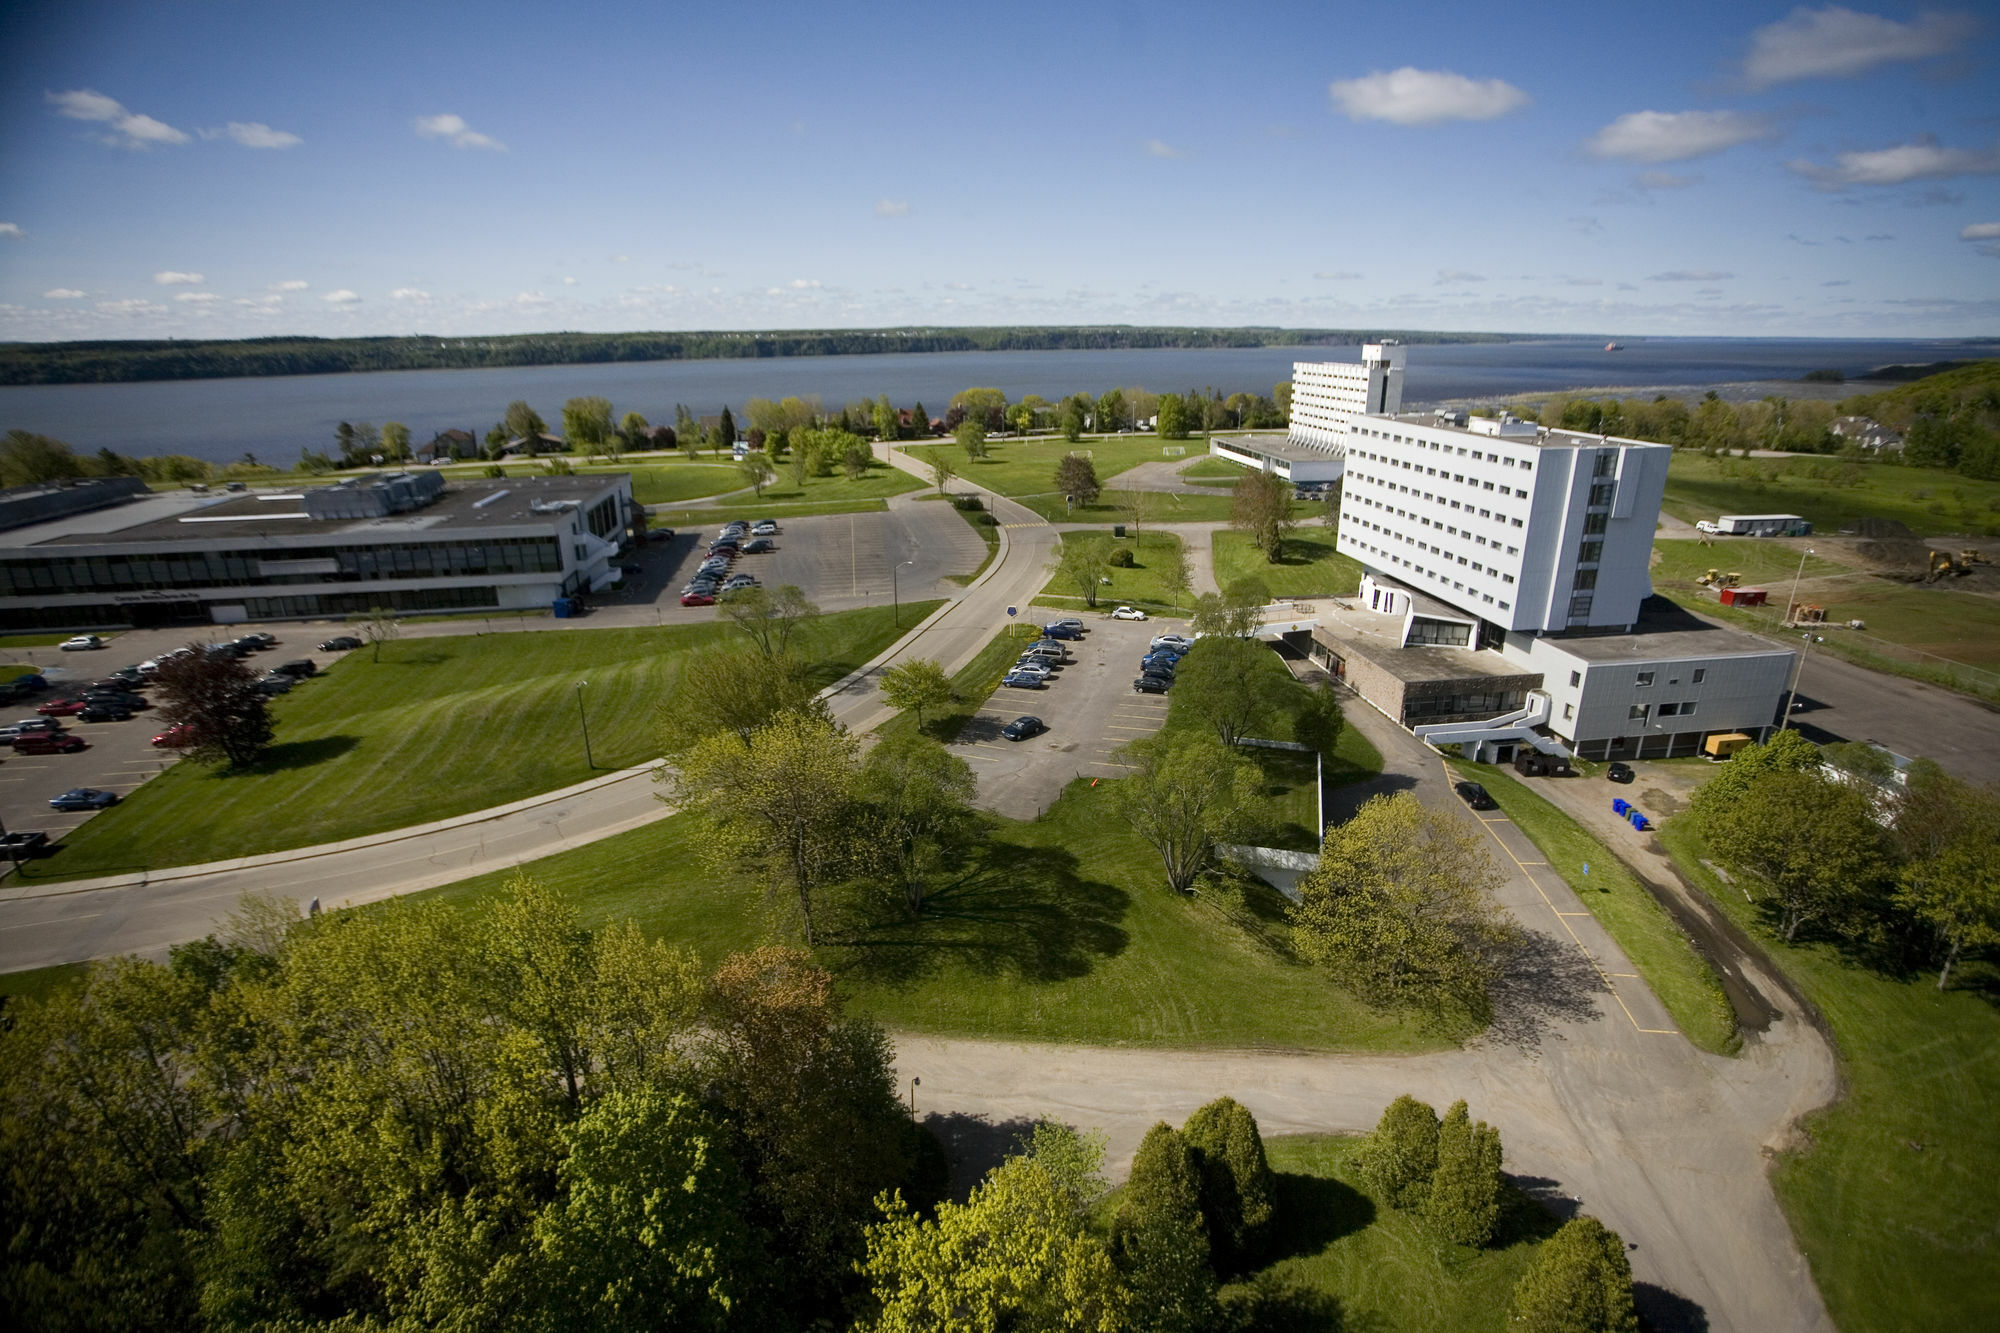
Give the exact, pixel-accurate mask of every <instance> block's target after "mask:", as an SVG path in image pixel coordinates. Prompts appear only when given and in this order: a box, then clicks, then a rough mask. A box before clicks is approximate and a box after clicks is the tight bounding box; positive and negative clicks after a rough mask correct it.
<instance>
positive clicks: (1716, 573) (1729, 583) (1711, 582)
mask: <svg viewBox="0 0 2000 1333" xmlns="http://www.w3.org/2000/svg"><path fill="white" fill-rule="evenodd" d="M1932 554H1936V553H1935V552H1933V553H1932ZM1695 582H1696V583H1699V584H1700V585H1701V586H1702V587H1704V588H1717V589H1721V588H1733V587H1735V586H1736V585H1737V584H1739V583H1741V582H1743V576H1742V575H1741V574H1739V573H1737V572H1736V571H1735V570H1733V569H1732V570H1730V571H1729V572H1728V573H1727V574H1725V573H1723V572H1722V571H1721V570H1719V569H1711V570H1709V571H1708V573H1706V574H1703V575H1702V576H1701V577H1700V578H1698V579H1696V580H1695Z"/></svg>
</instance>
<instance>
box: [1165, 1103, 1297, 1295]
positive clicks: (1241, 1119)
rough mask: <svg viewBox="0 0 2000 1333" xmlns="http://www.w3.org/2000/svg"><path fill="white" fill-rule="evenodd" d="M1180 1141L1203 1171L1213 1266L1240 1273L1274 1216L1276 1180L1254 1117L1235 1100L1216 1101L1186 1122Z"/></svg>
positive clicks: (1204, 1214) (1203, 1200) (1204, 1209)
mask: <svg viewBox="0 0 2000 1333" xmlns="http://www.w3.org/2000/svg"><path fill="white" fill-rule="evenodd" d="M1181 1136H1182V1137H1183V1138H1185V1139H1186V1140H1187V1142H1188V1145H1189V1146H1190V1147H1192V1148H1193V1149H1194V1150H1195V1157H1196V1161H1197V1162H1198V1163H1199V1164H1200V1167H1201V1213H1202V1218H1203V1219H1204V1221H1205V1222H1206V1224H1207V1227H1208V1235H1209V1241H1210V1243H1211V1244H1212V1245H1213V1247H1214V1249H1215V1257H1216V1266H1217V1268H1223V1267H1225V1266H1227V1267H1229V1268H1231V1269H1233V1270H1235V1271H1243V1270H1244V1269H1247V1268H1248V1267H1250V1266H1251V1262H1252V1260H1254V1259H1255V1258H1256V1256H1257V1254H1258V1253H1259V1251H1260V1250H1261V1248H1262V1245H1263V1241H1264V1238H1265V1234H1266V1232H1267V1230H1268V1228H1269V1227H1270V1225H1271V1221H1272V1219H1273V1217H1274V1216H1276V1199H1275V1192H1276V1188H1277V1180H1276V1178H1275V1177H1274V1176H1273V1175H1272V1173H1271V1164H1270V1162H1269V1161H1268V1160H1267V1159H1266V1158H1265V1156H1264V1138H1263V1136H1262V1135H1261V1134H1259V1133H1258V1131H1257V1117H1255V1116H1253V1115H1251V1114H1250V1108H1249V1107H1247V1106H1244V1105H1243V1104H1242V1103H1241V1102H1239V1101H1237V1100H1236V1099H1235V1098H1233V1097H1218V1098H1216V1099H1215V1100H1214V1101H1212V1102H1210V1103H1208V1104H1207V1105H1206V1106H1203V1107H1201V1108H1200V1109H1199V1110H1197V1111H1196V1112H1195V1113H1194V1114H1193V1115H1191V1116H1189V1117H1188V1119H1187V1123H1186V1124H1185V1125H1183V1126H1182V1127H1181Z"/></svg>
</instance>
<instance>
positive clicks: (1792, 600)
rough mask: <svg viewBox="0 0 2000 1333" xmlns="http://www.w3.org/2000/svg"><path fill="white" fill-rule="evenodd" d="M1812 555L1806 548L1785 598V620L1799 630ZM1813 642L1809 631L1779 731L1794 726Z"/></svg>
mask: <svg viewBox="0 0 2000 1333" xmlns="http://www.w3.org/2000/svg"><path fill="white" fill-rule="evenodd" d="M1812 553H1813V548H1812V547H1810V546H1808V547H1806V553H1805V555H1802V556H1800V557H1799V569H1798V573H1796V574H1794V575H1792V591H1791V592H1790V593H1789V594H1788V595H1787V596H1786V598H1785V620H1786V621H1787V622H1788V623H1789V624H1791V625H1792V626H1793V628H1797V626H1798V620H1797V619H1796V616H1797V612H1798V605H1799V580H1800V579H1801V578H1802V577H1804V575H1805V572H1806V556H1810V555H1811V554H1812ZM1812 642H1813V641H1812V631H1811V630H1807V631H1806V646H1805V652H1802V653H1800V654H1799V663H1798V665H1797V666H1796V667H1794V668H1792V688H1791V689H1789V690H1787V691H1785V715H1784V716H1783V717H1781V718H1779V719H1778V730H1779V731H1784V730H1785V729H1787V728H1788V727H1790V726H1791V725H1792V704H1793V702H1794V701H1796V700H1797V699H1798V697H1799V678H1800V677H1802V676H1804V675H1805V674H1806V653H1810V652H1811V651H1812Z"/></svg>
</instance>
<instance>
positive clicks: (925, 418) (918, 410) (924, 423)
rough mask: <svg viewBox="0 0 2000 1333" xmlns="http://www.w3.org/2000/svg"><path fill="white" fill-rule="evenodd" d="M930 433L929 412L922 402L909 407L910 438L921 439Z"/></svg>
mask: <svg viewBox="0 0 2000 1333" xmlns="http://www.w3.org/2000/svg"><path fill="white" fill-rule="evenodd" d="M930 433H931V414H930V413H929V412H927V411H925V410H924V405H923V404H922V403H917V404H915V405H914V406H912V407H911V408H910V438H912V439H923V438H924V437H926V436H928V435H929V434H930Z"/></svg>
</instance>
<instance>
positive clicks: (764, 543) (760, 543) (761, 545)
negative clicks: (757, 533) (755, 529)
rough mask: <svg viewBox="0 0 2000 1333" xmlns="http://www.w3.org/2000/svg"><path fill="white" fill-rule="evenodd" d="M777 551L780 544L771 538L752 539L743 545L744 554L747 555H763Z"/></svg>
mask: <svg viewBox="0 0 2000 1333" xmlns="http://www.w3.org/2000/svg"><path fill="white" fill-rule="evenodd" d="M777 549H778V544H777V543H776V542H774V541H772V540H771V539H770V538H769V537H752V538H751V539H750V540H749V541H747V542H745V543H743V554H745V555H762V554H764V553H765V552H766V551H775V550H777Z"/></svg>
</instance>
